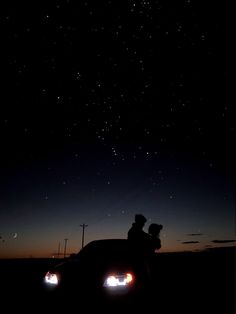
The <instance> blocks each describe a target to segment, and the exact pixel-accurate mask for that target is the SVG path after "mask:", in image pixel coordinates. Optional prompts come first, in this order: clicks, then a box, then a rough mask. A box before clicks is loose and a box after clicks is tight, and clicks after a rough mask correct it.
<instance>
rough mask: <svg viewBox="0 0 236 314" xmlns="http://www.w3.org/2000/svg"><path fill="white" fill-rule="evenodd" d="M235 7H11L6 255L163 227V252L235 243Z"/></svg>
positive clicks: (2, 126) (6, 7)
mask: <svg viewBox="0 0 236 314" xmlns="http://www.w3.org/2000/svg"><path fill="white" fill-rule="evenodd" d="M227 5H228V4H227V3H224V2H222V1H214V2H209V3H207V1H203V0H179V1H169V0H165V1H164V0H160V1H158V0H127V1H115V0H114V1H113V0H112V1H108V0H99V1H90V0H88V1H84V0H81V1H80V0H57V1H55V0H50V1H25V0H23V1H16V0H15V1H6V2H5V4H4V3H3V4H2V3H1V5H0V6H1V9H0V25H1V58H0V66H1V71H0V78H1V85H0V86H1V87H0V89H1V98H0V104H1V105H0V144H1V155H0V156H1V157H0V158H1V159H0V257H4V258H5V257H50V256H53V255H55V254H56V252H57V251H58V247H59V245H60V247H61V252H63V246H64V242H65V240H64V239H68V242H67V252H68V253H72V252H77V251H79V250H80V248H81V238H82V227H81V225H82V224H83V223H85V224H87V225H88V226H87V227H86V228H85V239H84V240H85V244H86V243H87V242H89V241H91V240H94V239H99V238H117V237H120V238H126V237H127V231H128V229H129V228H130V226H131V224H132V222H133V221H134V215H135V214H136V213H142V214H143V215H145V216H146V218H147V219H148V221H147V223H146V225H145V228H144V229H145V231H147V228H148V225H149V224H150V223H151V222H156V223H161V224H163V230H162V231H161V241H162V249H161V250H160V252H172V251H185V250H202V249H205V248H208V247H214V246H229V245H235V242H234V241H235V162H234V160H235V154H234V152H233V151H234V146H235V145H234V144H233V143H234V135H235V124H234V122H235V119H234V114H233V104H232V81H231V78H230V77H231V75H232V73H230V72H231V71H232V59H231V54H232V53H231V51H232V47H231V46H232V38H231V35H230V29H231V25H230V10H231V8H229V7H227Z"/></svg>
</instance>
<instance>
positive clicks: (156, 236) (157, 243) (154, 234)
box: [148, 223, 163, 253]
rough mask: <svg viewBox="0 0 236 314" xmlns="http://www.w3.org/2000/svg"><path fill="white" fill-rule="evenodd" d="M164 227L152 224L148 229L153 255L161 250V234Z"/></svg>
mask: <svg viewBox="0 0 236 314" xmlns="http://www.w3.org/2000/svg"><path fill="white" fill-rule="evenodd" d="M162 228H163V226H162V225H159V224H156V223H152V224H150V226H149V227H148V234H149V235H150V249H151V252H152V253H155V252H156V251H158V250H159V249H160V248H161V239H160V232H161V230H162Z"/></svg>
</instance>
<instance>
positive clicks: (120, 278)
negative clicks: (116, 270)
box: [103, 273, 134, 288]
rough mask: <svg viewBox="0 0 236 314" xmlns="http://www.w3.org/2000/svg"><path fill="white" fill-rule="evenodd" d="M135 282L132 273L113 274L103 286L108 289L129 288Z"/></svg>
mask: <svg viewBox="0 0 236 314" xmlns="http://www.w3.org/2000/svg"><path fill="white" fill-rule="evenodd" d="M133 280H134V277H133V275H132V274H131V273H125V274H111V275H109V276H108V277H107V278H106V279H105V281H104V284H103V286H104V287H107V288H112V287H127V286H130V285H131V284H132V283H133Z"/></svg>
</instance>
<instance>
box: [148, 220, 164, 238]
mask: <svg viewBox="0 0 236 314" xmlns="http://www.w3.org/2000/svg"><path fill="white" fill-rule="evenodd" d="M162 228H163V226H162V225H159V224H154V223H152V224H150V226H149V227H148V233H149V234H151V235H152V236H157V235H159V233H160V231H161V230H162Z"/></svg>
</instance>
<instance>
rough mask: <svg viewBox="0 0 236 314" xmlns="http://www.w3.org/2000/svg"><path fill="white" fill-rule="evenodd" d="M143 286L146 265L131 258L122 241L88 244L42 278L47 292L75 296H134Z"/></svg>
mask: <svg viewBox="0 0 236 314" xmlns="http://www.w3.org/2000/svg"><path fill="white" fill-rule="evenodd" d="M147 283H148V269H147V265H146V262H145V261H143V260H140V259H138V258H137V257H136V256H135V254H134V253H133V251H132V248H131V247H130V244H129V242H128V240H126V239H102V240H95V241H92V242H90V243H88V244H87V245H86V246H84V248H83V249H81V251H80V252H79V253H78V254H75V256H74V257H73V258H69V259H66V260H65V261H63V262H62V263H60V264H58V265H56V266H55V267H53V269H50V270H48V272H47V273H46V274H45V278H44V285H45V286H46V287H47V289H49V290H50V291H55V292H56V293H58V292H63V293H66V292H68V293H70V294H72V293H75V294H76V295H81V293H85V295H86V294H88V293H89V294H90V295H91V293H95V294H96V295H102V296H111V295H112V296H114V295H135V294H136V293H139V291H141V290H142V289H143V288H144V287H145V285H146V284H147Z"/></svg>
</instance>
